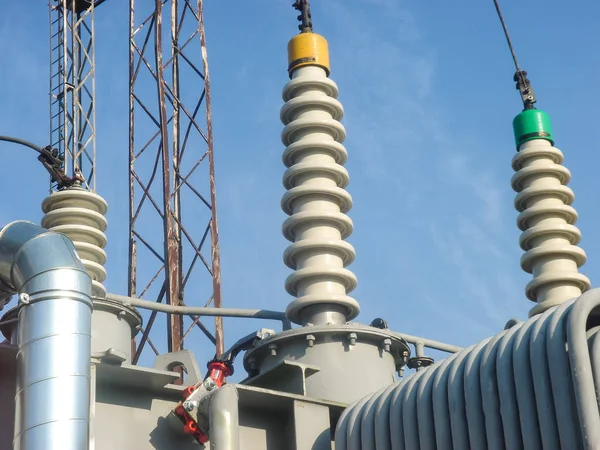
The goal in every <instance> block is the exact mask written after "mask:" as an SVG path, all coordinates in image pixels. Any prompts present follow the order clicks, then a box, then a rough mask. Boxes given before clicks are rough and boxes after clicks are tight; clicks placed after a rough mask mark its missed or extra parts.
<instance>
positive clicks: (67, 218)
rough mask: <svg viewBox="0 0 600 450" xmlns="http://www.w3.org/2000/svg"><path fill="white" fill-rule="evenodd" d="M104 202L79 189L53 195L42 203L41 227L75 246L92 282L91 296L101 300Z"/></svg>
mask: <svg viewBox="0 0 600 450" xmlns="http://www.w3.org/2000/svg"><path fill="white" fill-rule="evenodd" d="M107 209H108V205H107V204H106V201H105V200H104V199H103V198H102V197H100V196H99V195H98V194H95V193H93V192H89V191H87V190H85V189H81V188H68V189H64V190H62V191H58V192H53V193H51V194H50V195H49V196H48V197H46V198H45V199H44V201H43V203H42V211H43V212H44V214H45V215H44V217H43V218H42V223H41V225H42V226H43V227H44V228H48V229H52V230H54V231H58V232H60V233H63V234H65V235H66V236H67V237H69V239H71V240H72V241H73V244H75V249H76V250H77V254H78V255H79V257H80V258H81V260H82V262H83V264H84V266H85V268H86V270H87V272H88V274H89V275H90V277H91V278H92V296H93V297H104V296H105V295H106V289H105V287H104V285H103V284H102V282H103V281H104V280H105V279H106V270H105V269H104V264H105V263H106V253H105V252H104V250H103V249H104V247H105V246H106V235H105V234H104V232H105V231H106V227H107V222H106V218H105V217H104V215H105V214H106V211H107Z"/></svg>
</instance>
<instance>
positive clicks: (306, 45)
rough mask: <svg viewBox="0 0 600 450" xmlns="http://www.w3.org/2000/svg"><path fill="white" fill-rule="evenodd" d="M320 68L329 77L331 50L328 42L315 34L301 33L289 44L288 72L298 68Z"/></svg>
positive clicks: (290, 72)
mask: <svg viewBox="0 0 600 450" xmlns="http://www.w3.org/2000/svg"><path fill="white" fill-rule="evenodd" d="M304 66H319V67H321V68H323V69H325V72H326V73H327V76H329V49H328V47H327V40H326V39H325V38H324V37H323V36H321V35H319V34H315V33H300V34H297V35H296V36H294V37H293V38H292V39H291V40H290V42H288V72H289V74H290V77H291V76H292V72H293V71H294V70H295V69H297V68H298V67H304Z"/></svg>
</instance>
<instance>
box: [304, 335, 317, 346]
mask: <svg viewBox="0 0 600 450" xmlns="http://www.w3.org/2000/svg"><path fill="white" fill-rule="evenodd" d="M306 342H307V344H308V346H309V347H312V346H313V345H315V337H314V335H312V334H307V335H306Z"/></svg>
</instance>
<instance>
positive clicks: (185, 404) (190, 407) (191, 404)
mask: <svg viewBox="0 0 600 450" xmlns="http://www.w3.org/2000/svg"><path fill="white" fill-rule="evenodd" d="M196 407H198V404H197V402H183V409H185V410H186V411H187V412H191V411H193V410H194V408H196Z"/></svg>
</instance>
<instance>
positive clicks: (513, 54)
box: [494, 0, 521, 72]
mask: <svg viewBox="0 0 600 450" xmlns="http://www.w3.org/2000/svg"><path fill="white" fill-rule="evenodd" d="M494 6H495V7H496V12H497V13H498V18H499V19H500V23H501V24H502V29H503V30H504V36H505V37H506V42H507V43H508V48H509V49H510V54H511V55H512V59H513V61H514V63H515V68H516V69H517V72H520V71H521V68H520V67H519V61H518V60H517V54H516V53H515V49H514V47H513V44H512V40H511V38H510V34H509V33H508V28H507V26H506V22H505V21H504V16H503V15H502V11H501V10H500V5H499V4H498V0H494Z"/></svg>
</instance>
